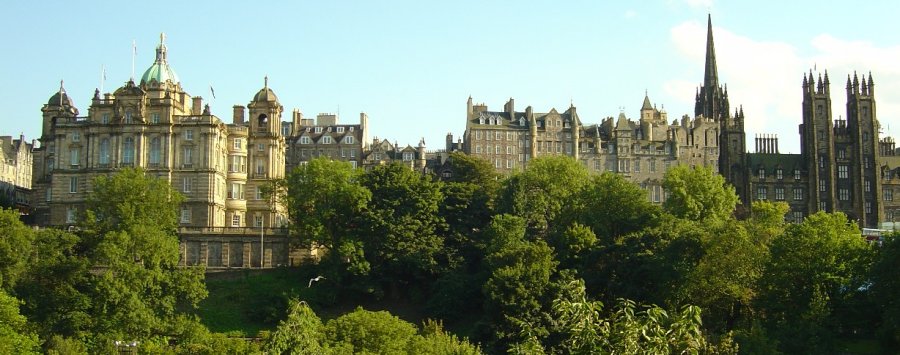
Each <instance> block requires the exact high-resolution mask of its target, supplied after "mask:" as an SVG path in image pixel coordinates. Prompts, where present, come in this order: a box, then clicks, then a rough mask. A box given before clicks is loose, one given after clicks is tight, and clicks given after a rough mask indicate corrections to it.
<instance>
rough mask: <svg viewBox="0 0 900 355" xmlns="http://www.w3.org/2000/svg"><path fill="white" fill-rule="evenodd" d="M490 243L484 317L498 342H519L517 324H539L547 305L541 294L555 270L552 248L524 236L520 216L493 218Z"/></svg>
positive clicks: (484, 287) (523, 223)
mask: <svg viewBox="0 0 900 355" xmlns="http://www.w3.org/2000/svg"><path fill="white" fill-rule="evenodd" d="M487 233H488V235H490V236H491V240H492V244H491V246H490V248H489V250H488V252H489V253H488V256H487V258H486V264H487V269H488V270H489V271H488V272H489V273H490V277H489V278H488V280H487V282H486V283H485V284H484V286H483V292H484V295H485V302H484V309H485V317H486V319H487V321H488V323H489V324H491V326H492V328H493V332H494V335H493V336H494V338H495V339H496V340H497V341H498V342H500V343H506V344H508V343H513V342H518V341H522V340H524V339H520V338H519V335H520V333H519V331H518V329H519V326H518V325H519V324H520V323H527V324H532V325H535V326H538V327H540V324H541V323H542V322H543V320H544V319H543V314H544V313H543V312H542V311H546V310H547V308H548V307H549V304H548V302H547V301H546V298H545V295H546V293H547V291H548V288H549V287H550V285H551V280H550V278H551V276H552V275H553V274H554V273H555V272H556V266H557V262H556V261H555V260H554V259H553V251H552V249H550V247H549V246H548V245H547V243H545V242H544V241H543V240H536V241H528V240H526V239H525V221H524V219H522V218H521V217H515V216H510V215H499V216H496V217H494V220H493V222H491V226H490V227H489V229H488V231H487Z"/></svg>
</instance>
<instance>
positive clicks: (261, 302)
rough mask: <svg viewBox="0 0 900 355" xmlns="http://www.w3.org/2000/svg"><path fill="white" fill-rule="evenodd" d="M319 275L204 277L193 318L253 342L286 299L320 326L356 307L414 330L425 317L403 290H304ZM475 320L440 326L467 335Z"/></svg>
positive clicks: (308, 269)
mask: <svg viewBox="0 0 900 355" xmlns="http://www.w3.org/2000/svg"><path fill="white" fill-rule="evenodd" d="M319 272H320V270H319V267H318V266H317V265H306V266H303V267H300V268H284V269H270V270H235V271H227V272H217V273H210V274H208V275H207V277H206V288H207V289H208V290H209V297H207V298H206V299H205V300H204V301H203V302H201V303H200V307H199V309H198V310H197V312H196V314H197V315H198V316H199V317H200V320H201V322H202V323H203V324H204V325H206V326H207V327H208V328H209V329H210V330H211V331H214V332H219V333H230V334H236V333H240V334H242V335H243V336H247V337H255V336H257V335H258V334H259V332H260V331H263V330H268V331H274V330H275V328H276V327H277V326H278V322H279V321H281V320H282V319H284V318H286V313H285V312H286V308H287V304H288V300H290V299H292V298H297V299H300V300H303V301H306V302H307V304H309V305H310V307H312V309H313V310H314V311H315V312H316V315H318V316H319V318H321V319H322V321H323V322H327V321H328V320H329V319H333V318H336V317H339V316H341V315H343V314H346V313H349V312H352V311H353V310H354V309H356V307H363V308H365V309H367V310H370V311H381V310H385V311H388V312H390V313H391V314H392V315H395V316H397V317H399V318H400V319H403V320H405V321H407V322H410V323H413V324H416V325H417V326H421V325H422V322H423V320H425V318H427V315H426V314H427V312H426V310H425V309H426V307H425V304H424V303H425V302H424V301H411V300H410V297H409V295H407V294H405V292H403V291H406V290H403V291H401V292H399V293H400V295H398V296H396V297H376V296H375V295H371V294H365V293H359V292H346V293H345V294H344V295H343V297H339V296H338V292H337V291H336V290H337V288H338V287H337V285H334V284H332V282H334V281H333V280H330V279H329V280H323V281H319V282H318V283H316V284H315V285H313V287H312V288H310V287H308V284H309V279H311V278H313V277H315V276H317V275H319ZM479 317H480V314H478V313H477V312H467V313H466V314H459V315H457V317H456V318H457V319H455V321H451V322H444V323H445V326H446V327H447V330H450V331H451V332H454V333H456V334H459V335H464V336H467V335H470V334H471V333H472V332H473V329H472V326H473V325H474V324H475V322H476V321H477V320H478V319H479Z"/></svg>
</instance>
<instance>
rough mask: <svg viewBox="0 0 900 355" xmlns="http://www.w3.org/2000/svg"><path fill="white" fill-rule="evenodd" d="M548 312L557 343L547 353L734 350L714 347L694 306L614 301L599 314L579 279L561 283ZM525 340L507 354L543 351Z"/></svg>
mask: <svg viewBox="0 0 900 355" xmlns="http://www.w3.org/2000/svg"><path fill="white" fill-rule="evenodd" d="M551 315H552V318H553V319H554V323H553V327H552V330H551V331H552V332H551V334H552V336H553V337H557V338H559V339H560V341H559V344H557V345H555V346H552V347H549V348H548V349H546V350H549V352H550V353H563V354H697V353H713V354H715V353H725V354H728V353H731V354H733V353H736V350H737V349H736V348H734V347H733V346H732V345H731V344H730V343H727V342H725V343H723V344H720V346H715V345H712V344H710V343H708V342H707V340H706V338H705V336H704V334H703V332H702V329H701V325H702V323H701V312H700V308H698V307H695V306H684V307H682V308H681V310H680V311H671V312H669V311H666V310H664V309H662V308H660V307H657V306H651V307H647V308H646V309H644V310H641V311H637V305H636V304H635V303H634V302H632V301H628V300H619V302H618V305H617V307H616V308H615V309H614V310H613V312H612V314H611V315H610V316H608V317H605V316H604V310H603V304H602V303H601V302H599V301H592V300H589V299H588V298H587V296H586V294H585V288H584V283H583V282H581V281H580V280H573V281H571V282H569V283H568V284H566V285H565V290H564V292H563V293H562V295H561V296H560V297H559V298H557V299H555V300H554V301H553V307H552V311H551ZM525 331H526V332H528V331H527V330H525ZM525 344H527V346H522V345H514V346H513V347H512V349H511V350H512V351H511V352H513V353H529V354H540V353H544V352H545V349H543V347H541V346H540V345H539V343H538V342H537V339H536V338H534V337H532V338H530V339H529V340H528V341H526V342H525ZM523 350H524V351H523Z"/></svg>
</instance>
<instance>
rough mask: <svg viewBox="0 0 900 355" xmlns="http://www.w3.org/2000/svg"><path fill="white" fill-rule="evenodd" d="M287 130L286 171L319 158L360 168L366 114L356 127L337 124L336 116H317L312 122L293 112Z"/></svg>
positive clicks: (365, 140)
mask: <svg viewBox="0 0 900 355" xmlns="http://www.w3.org/2000/svg"><path fill="white" fill-rule="evenodd" d="M290 126H291V129H290V135H289V136H288V138H287V141H288V146H287V157H288V160H287V169H288V171H290V170H293V169H294V168H295V167H297V166H300V165H303V164H306V163H307V162H309V161H310V160H312V159H316V158H320V157H324V158H328V159H332V160H338V161H346V162H349V163H350V164H351V165H352V166H353V167H354V168H357V167H360V166H362V162H363V159H364V152H365V151H366V150H367V149H368V148H369V145H368V144H367V141H368V140H369V138H368V136H369V133H368V132H369V131H368V130H369V116H367V115H366V114H365V113H360V114H359V123H358V124H340V123H339V122H338V115H336V114H331V113H320V114H318V115H317V116H316V119H315V120H313V119H311V118H303V113H302V112H300V110H294V112H293V114H292V120H291V123H290Z"/></svg>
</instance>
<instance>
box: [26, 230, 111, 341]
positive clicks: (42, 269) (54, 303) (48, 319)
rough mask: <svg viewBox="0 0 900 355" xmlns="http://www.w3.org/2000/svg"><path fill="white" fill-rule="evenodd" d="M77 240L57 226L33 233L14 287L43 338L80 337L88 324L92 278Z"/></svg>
mask: <svg viewBox="0 0 900 355" xmlns="http://www.w3.org/2000/svg"><path fill="white" fill-rule="evenodd" d="M80 242H81V239H80V238H79V237H78V236H77V235H75V234H72V233H69V232H66V231H62V230H58V229H43V230H40V231H39V232H37V234H36V238H35V241H34V253H33V254H32V255H31V256H30V257H29V258H28V263H29V264H30V267H29V269H28V271H27V272H26V273H24V274H23V275H22V279H21V281H20V282H19V283H18V284H17V285H16V287H15V292H16V295H17V296H18V297H19V298H21V299H22V300H23V301H24V305H23V307H22V313H23V314H24V315H26V316H27V317H28V318H29V320H30V321H32V322H33V323H34V324H35V325H36V326H37V328H38V332H39V334H40V335H41V336H42V337H43V338H50V337H51V335H53V334H56V335H60V336H62V337H74V338H76V339H77V338H83V337H84V336H85V335H86V333H87V332H88V331H90V329H91V327H92V324H93V316H92V314H91V312H92V307H93V288H92V287H93V281H94V279H93V277H92V275H91V273H90V272H89V271H90V269H89V266H90V261H89V260H88V259H87V258H85V257H84V256H82V255H81V251H80V250H79V246H80ZM59 341H60V342H62V338H60V339H59Z"/></svg>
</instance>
